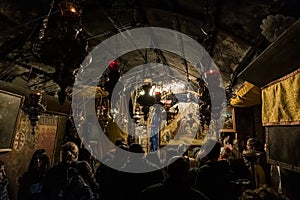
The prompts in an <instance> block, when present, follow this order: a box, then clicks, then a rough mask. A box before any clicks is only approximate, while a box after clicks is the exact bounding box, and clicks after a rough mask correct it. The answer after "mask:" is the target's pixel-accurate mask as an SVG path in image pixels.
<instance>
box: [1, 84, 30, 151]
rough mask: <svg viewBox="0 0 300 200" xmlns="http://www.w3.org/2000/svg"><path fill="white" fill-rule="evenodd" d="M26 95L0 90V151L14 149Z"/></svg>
mask: <svg viewBox="0 0 300 200" xmlns="http://www.w3.org/2000/svg"><path fill="white" fill-rule="evenodd" d="M23 103H24V96H21V95H18V94H14V93H11V92H7V91H4V90H0V152H8V151H11V150H12V147H13V140H14V137H15V132H16V127H17V123H18V119H19V117H20V109H21V107H22V106H23Z"/></svg>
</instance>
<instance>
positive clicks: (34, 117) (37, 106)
mask: <svg viewBox="0 0 300 200" xmlns="http://www.w3.org/2000/svg"><path fill="white" fill-rule="evenodd" d="M42 97H43V96H42V93H40V92H32V93H30V95H29V107H28V108H27V109H26V112H27V114H28V115H29V120H30V124H31V126H32V135H34V134H35V126H36V125H37V122H38V120H39V116H40V115H41V113H42V112H45V111H46V106H45V104H44V102H43V101H42V100H43V98H42Z"/></svg>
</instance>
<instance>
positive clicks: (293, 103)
mask: <svg viewBox="0 0 300 200" xmlns="http://www.w3.org/2000/svg"><path fill="white" fill-rule="evenodd" d="M262 122H263V125H264V126H272V125H296V124H300V68H299V69H298V70H296V71H294V72H292V73H290V74H288V75H286V76H284V77H282V78H280V79H278V80H276V81H273V82H271V83H270V84H268V85H266V86H265V87H263V88H262Z"/></svg>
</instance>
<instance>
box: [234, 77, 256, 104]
mask: <svg viewBox="0 0 300 200" xmlns="http://www.w3.org/2000/svg"><path fill="white" fill-rule="evenodd" d="M260 103H261V89H260V88H259V87H256V86H255V85H253V84H251V83H249V82H247V81H245V82H244V83H243V85H242V86H241V87H240V88H239V89H238V90H237V92H236V93H235V96H234V97H233V98H231V99H230V105H232V106H233V107H250V106H254V105H258V104H260Z"/></svg>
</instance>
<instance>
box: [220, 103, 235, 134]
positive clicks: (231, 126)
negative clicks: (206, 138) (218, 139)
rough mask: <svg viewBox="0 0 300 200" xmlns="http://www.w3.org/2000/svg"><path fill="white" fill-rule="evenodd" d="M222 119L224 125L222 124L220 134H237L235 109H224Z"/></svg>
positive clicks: (229, 107)
mask: <svg viewBox="0 0 300 200" xmlns="http://www.w3.org/2000/svg"><path fill="white" fill-rule="evenodd" d="M220 119H221V121H222V124H220V127H221V129H220V132H235V130H236V129H235V115H234V109H233V107H231V106H226V107H225V108H223V110H222V111H221V116H220Z"/></svg>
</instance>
